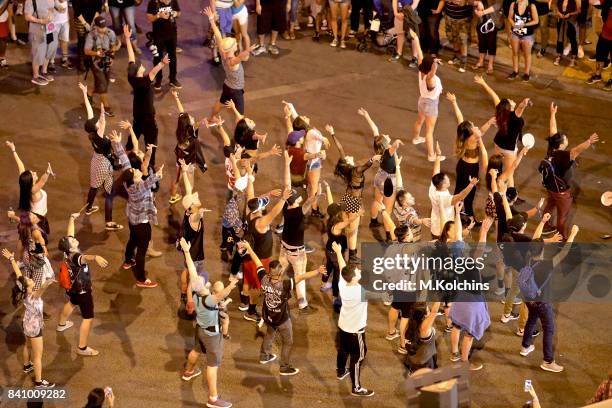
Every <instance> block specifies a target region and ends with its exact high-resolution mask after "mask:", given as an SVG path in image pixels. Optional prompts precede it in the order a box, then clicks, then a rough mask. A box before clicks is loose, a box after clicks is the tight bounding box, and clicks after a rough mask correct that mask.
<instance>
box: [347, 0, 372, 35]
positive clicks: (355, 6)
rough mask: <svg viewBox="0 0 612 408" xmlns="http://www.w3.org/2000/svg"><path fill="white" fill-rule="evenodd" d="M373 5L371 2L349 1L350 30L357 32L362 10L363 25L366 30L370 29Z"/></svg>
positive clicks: (367, 0) (362, 0) (366, 0)
mask: <svg viewBox="0 0 612 408" xmlns="http://www.w3.org/2000/svg"><path fill="white" fill-rule="evenodd" d="M373 7H374V3H373V1H372V0H351V30H353V31H357V30H359V15H360V13H359V12H360V11H361V9H363V25H364V28H365V29H366V31H367V30H369V29H370V21H372V9H373Z"/></svg>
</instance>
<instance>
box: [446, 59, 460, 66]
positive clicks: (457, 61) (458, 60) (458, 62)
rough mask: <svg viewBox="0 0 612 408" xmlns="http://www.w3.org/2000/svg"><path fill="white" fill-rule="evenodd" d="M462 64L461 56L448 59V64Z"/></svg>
mask: <svg viewBox="0 0 612 408" xmlns="http://www.w3.org/2000/svg"><path fill="white" fill-rule="evenodd" d="M459 64H461V60H460V59H459V57H453V59H450V60H448V65H459Z"/></svg>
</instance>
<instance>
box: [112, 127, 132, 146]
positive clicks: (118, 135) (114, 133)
mask: <svg viewBox="0 0 612 408" xmlns="http://www.w3.org/2000/svg"><path fill="white" fill-rule="evenodd" d="M128 123H129V122H128ZM130 126H131V125H130ZM109 139H110V141H111V142H116V143H121V133H117V131H116V130H114V129H113V130H112V131H111V134H110V137H109Z"/></svg>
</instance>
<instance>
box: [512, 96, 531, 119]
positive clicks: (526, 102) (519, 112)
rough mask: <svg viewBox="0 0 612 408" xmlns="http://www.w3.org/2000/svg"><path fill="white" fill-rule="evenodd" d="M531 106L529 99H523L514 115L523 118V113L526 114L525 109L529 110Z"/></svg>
mask: <svg viewBox="0 0 612 408" xmlns="http://www.w3.org/2000/svg"><path fill="white" fill-rule="evenodd" d="M529 104H530V99H529V98H525V99H523V100H522V101H521V103H519V104H518V106H517V107H516V109H514V114H515V115H516V116H517V117H519V118H520V117H521V116H523V113H525V109H527V106H529Z"/></svg>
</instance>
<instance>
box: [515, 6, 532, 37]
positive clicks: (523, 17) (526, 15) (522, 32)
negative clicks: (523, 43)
mask: <svg viewBox="0 0 612 408" xmlns="http://www.w3.org/2000/svg"><path fill="white" fill-rule="evenodd" d="M531 4H532V3H531V1H528V2H527V7H526V8H525V11H524V12H523V14H519V6H518V1H515V2H514V3H512V7H513V8H514V23H515V24H516V23H517V22H519V21H522V22H523V23H524V24H527V23H530V22H531V21H533V16H532V15H531ZM534 28H535V26H529V27H525V26H524V25H523V26H522V27H520V28H519V27H516V26H514V27H513V28H512V33H513V34H514V35H516V36H517V37H527V36H530V35H533V29H534Z"/></svg>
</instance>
